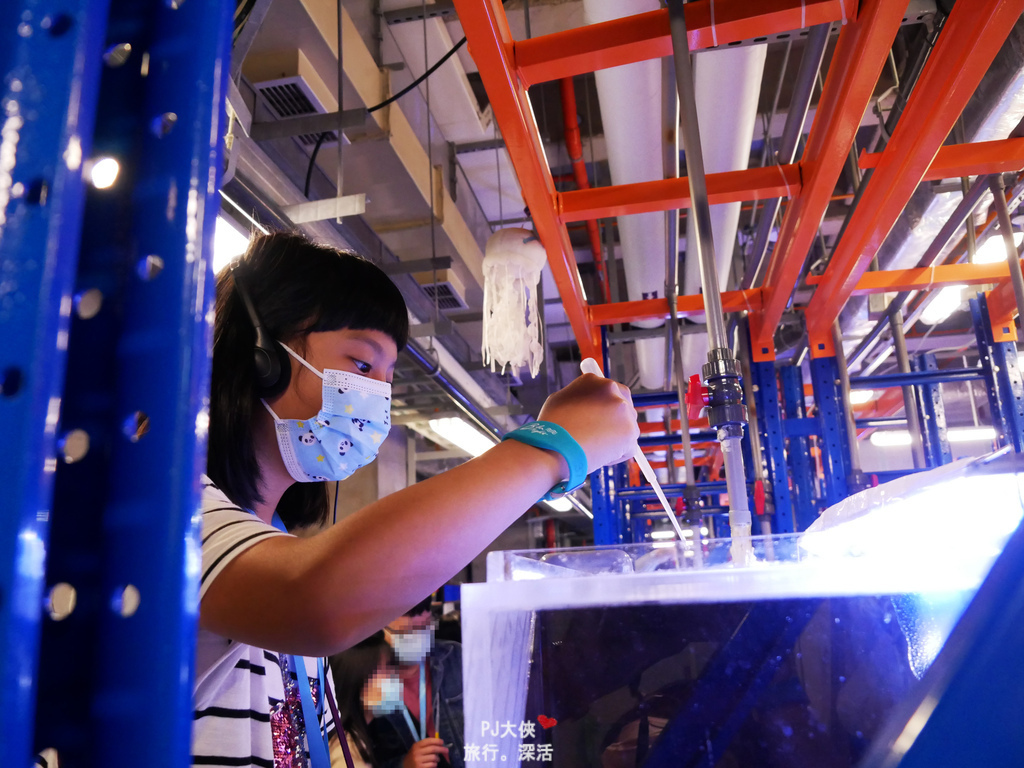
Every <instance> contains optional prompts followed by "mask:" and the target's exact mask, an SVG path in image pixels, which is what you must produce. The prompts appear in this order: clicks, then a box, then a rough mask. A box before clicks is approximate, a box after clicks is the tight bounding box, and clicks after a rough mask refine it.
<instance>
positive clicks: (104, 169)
mask: <svg viewBox="0 0 1024 768" xmlns="http://www.w3.org/2000/svg"><path fill="white" fill-rule="evenodd" d="M120 172H121V164H120V163H118V162H117V160H115V159H114V158H112V157H101V158H100V159H99V160H95V161H93V162H92V163H91V167H90V169H89V180H90V181H91V182H92V185H93V186H94V187H96V189H109V188H110V187H112V186H114V182H115V181H117V175H118V174H119V173H120Z"/></svg>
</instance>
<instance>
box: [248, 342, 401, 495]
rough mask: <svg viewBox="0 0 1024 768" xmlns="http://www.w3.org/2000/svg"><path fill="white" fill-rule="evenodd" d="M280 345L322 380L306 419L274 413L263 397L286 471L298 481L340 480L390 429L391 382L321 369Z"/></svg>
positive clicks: (371, 453)
mask: <svg viewBox="0 0 1024 768" xmlns="http://www.w3.org/2000/svg"><path fill="white" fill-rule="evenodd" d="M281 346H282V347H284V348H285V349H286V350H287V351H288V354H290V355H291V356H292V357H294V358H295V359H296V360H298V361H299V362H300V363H302V364H303V365H304V366H306V367H307V368H308V369H309V370H311V371H312V372H313V373H315V374H316V375H317V376H319V377H320V378H321V379H322V380H323V402H322V403H321V406H320V411H319V413H317V415H316V416H314V417H313V418H311V419H280V418H278V416H277V414H276V413H274V411H273V409H272V408H271V407H270V406H269V405H268V404H267V402H266V401H265V400H264V401H263V407H264V408H266V409H267V411H269V412H270V415H271V416H273V417H274V427H275V431H276V432H277V445H278V448H280V450H281V457H282V458H283V459H284V465H285V467H286V468H287V470H288V474H290V475H291V476H292V477H293V478H294V479H295V480H296V481H298V482H300V483H315V482H322V481H324V480H344V479H345V478H347V477H348V476H349V475H351V474H352V473H353V472H355V471H356V470H357V469H359V468H361V467H365V466H366V465H367V464H369V463H370V462H371V461H373V460H374V459H375V458H377V451H378V450H380V444H381V443H383V442H384V438H386V437H387V436H388V432H389V431H390V430H391V385H390V384H388V383H387V382H386V381H377V380H376V379H371V378H369V377H367V376H360V375H359V374H355V373H348V372H347V371H336V370H333V369H330V368H325V369H324V371H323V373H321V372H320V371H318V370H317V369H316V368H314V367H313V366H311V365H310V364H309V363H307V362H306V361H305V360H303V359H302V358H301V357H299V355H297V354H296V353H295V352H293V351H292V350H291V349H288V347H287V346H286V345H284V344H282V345H281Z"/></svg>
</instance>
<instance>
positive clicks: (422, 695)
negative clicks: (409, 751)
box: [420, 661, 427, 739]
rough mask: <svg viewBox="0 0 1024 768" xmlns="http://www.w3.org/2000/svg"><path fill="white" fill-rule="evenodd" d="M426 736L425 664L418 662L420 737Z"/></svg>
mask: <svg viewBox="0 0 1024 768" xmlns="http://www.w3.org/2000/svg"><path fill="white" fill-rule="evenodd" d="M425 738H427V664H426V662H425V661H421V662H420V739H425Z"/></svg>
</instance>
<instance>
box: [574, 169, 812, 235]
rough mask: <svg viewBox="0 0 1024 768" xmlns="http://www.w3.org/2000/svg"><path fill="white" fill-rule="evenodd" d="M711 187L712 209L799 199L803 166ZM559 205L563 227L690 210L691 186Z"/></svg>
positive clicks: (583, 193) (659, 184) (604, 191)
mask: <svg viewBox="0 0 1024 768" xmlns="http://www.w3.org/2000/svg"><path fill="white" fill-rule="evenodd" d="M707 187H708V202H709V203H711V205H716V204H718V203H738V202H743V201H746V200H763V199H765V198H769V197H783V196H789V195H795V194H798V193H799V192H800V189H801V183H800V166H799V165H797V164H793V165H771V166H768V167H767V168H751V169H749V170H745V171H729V172H727V173H713V174H710V175H708V177H707ZM555 205H556V206H557V209H558V218H559V220H561V221H562V222H563V223H565V222H569V221H587V220H590V219H603V218H606V217H609V216H626V215H628V214H633V213H650V212H651V211H671V210H675V209H677V208H689V207H690V182H689V180H688V179H687V178H686V177H685V176H684V177H682V178H678V179H659V180H657V181H644V182H641V183H639V184H620V185H617V186H611V187H595V188H593V189H581V190H576V191H571V192H562V193H559V194H558V195H556V198H555Z"/></svg>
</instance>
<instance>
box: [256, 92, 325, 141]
mask: <svg viewBox="0 0 1024 768" xmlns="http://www.w3.org/2000/svg"><path fill="white" fill-rule="evenodd" d="M260 93H262V94H263V97H264V98H265V99H266V100H267V106H269V107H270V108H271V109H272V110H273V111H274V113H275V114H276V115H277V116H278V117H279V118H285V117H298V116H299V115H313V114H316V112H317V109H316V107H314V106H313V102H311V101H310V100H309V97H308V96H307V95H306V94H305V93H304V92H303V90H302V89H301V88H300V87H299V85H298V83H296V82H285V83H278V84H276V85H264V86H261V87H260ZM318 135H319V134H316V133H307V134H303V135H302V136H296V138H297V139H298V140H299V143H300V144H302V145H303V146H304V147H311V146H313V145H314V144H316V140H317V137H318ZM337 140H338V134H337V133H336V132H333V131H332V132H331V133H330V134H329V135H328V137H327V138H326V139H324V141H323V144H330V143H332V142H336V141H337ZM321 146H323V145H321Z"/></svg>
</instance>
